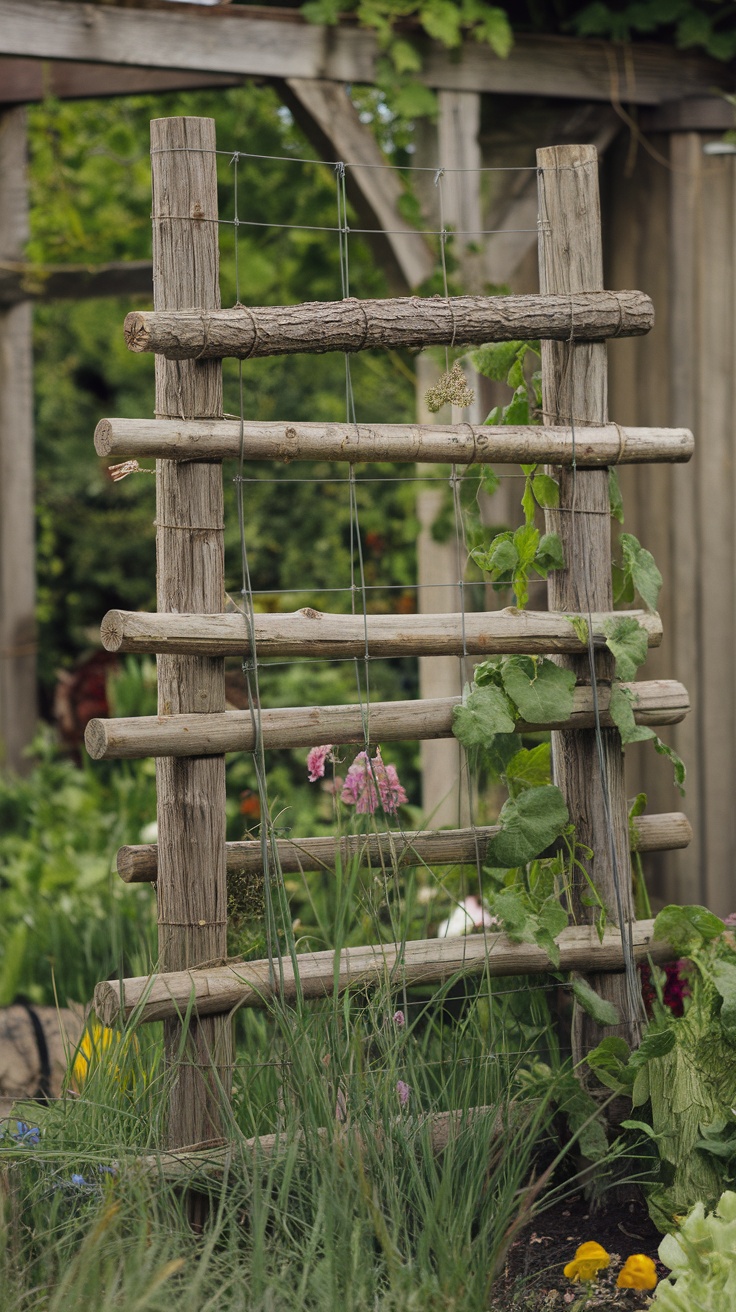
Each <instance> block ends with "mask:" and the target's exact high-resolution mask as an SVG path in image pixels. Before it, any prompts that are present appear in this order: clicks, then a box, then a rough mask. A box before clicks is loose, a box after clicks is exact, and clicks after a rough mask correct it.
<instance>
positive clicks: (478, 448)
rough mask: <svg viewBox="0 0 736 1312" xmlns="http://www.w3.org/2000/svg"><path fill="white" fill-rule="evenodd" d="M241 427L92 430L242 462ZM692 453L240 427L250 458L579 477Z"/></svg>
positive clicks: (202, 423)
mask: <svg viewBox="0 0 736 1312" xmlns="http://www.w3.org/2000/svg"><path fill="white" fill-rule="evenodd" d="M240 441H241V432H240V422H239V420H234V419H209V420H205V419H199V420H189V421H186V420H183V419H101V420H100V422H99V423H98V425H97V428H96V429H95V450H96V451H97V454H98V455H99V456H103V457H104V456H110V457H116V458H117V459H120V460H122V459H126V460H131V459H136V458H140V459H142V460H143V459H149V458H151V457H154V456H155V457H163V458H164V459H166V460H237V459H238V458H239V456H240ZM694 447H695V443H694V439H693V435H692V433H691V432H689V430H688V429H687V428H623V427H621V426H620V425H618V424H602V425H601V426H600V427H594V426H592V425H583V426H581V427H577V426H576V428H575V441H574V442H573V435H572V430H571V429H570V428H535V427H532V426H529V427H526V426H523V425H521V426H519V427H511V426H509V427H508V428H506V427H495V426H488V425H487V424H444V425H442V424H436V425H434V424H308V423H307V424H302V423H284V422H280V423H255V422H253V421H248V422H247V423H244V424H243V456H244V459H246V460H279V461H283V462H284V464H288V463H289V461H291V460H346V461H348V462H350V463H351V464H356V465H359V464H367V463H368V462H370V461H380V460H392V461H396V462H397V463H411V464H414V463H415V462H417V461H421V462H426V463H428V464H437V463H440V464H441V463H443V462H446V463H448V464H455V465H473V464H479V465H482V464H489V463H491V462H492V461H493V462H495V463H496V464H512V465H517V464H529V463H532V462H533V463H541V462H544V461H548V462H549V463H550V464H553V465H569V464H572V460H573V454H574V456H575V463H576V465H577V467H578V469H585V468H586V467H589V466H596V465H628V464H641V463H644V462H646V463H647V464H651V463H657V462H669V461H671V462H673V463H675V462H677V463H679V462H682V461H686V460H689V459H690V457H691V455H692V453H693V450H694Z"/></svg>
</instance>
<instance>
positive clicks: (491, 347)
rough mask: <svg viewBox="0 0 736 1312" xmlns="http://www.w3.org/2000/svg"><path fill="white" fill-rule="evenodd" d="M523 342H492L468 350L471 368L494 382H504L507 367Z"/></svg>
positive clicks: (509, 366) (508, 367) (507, 370)
mask: <svg viewBox="0 0 736 1312" xmlns="http://www.w3.org/2000/svg"><path fill="white" fill-rule="evenodd" d="M523 345H524V343H523V342H493V343H488V344H487V345H485V346H479V347H478V349H477V351H471V352H470V359H471V361H472V364H473V368H474V369H475V370H476V371H477V373H479V374H483V375H484V377H485V378H492V379H493V381H494V383H505V381H506V377H507V375H508V372H509V369H510V368H511V366H512V364H513V363H514V360H515V359H516V357H517V355H518V354H519V351H520V350H521V348H522V347H523Z"/></svg>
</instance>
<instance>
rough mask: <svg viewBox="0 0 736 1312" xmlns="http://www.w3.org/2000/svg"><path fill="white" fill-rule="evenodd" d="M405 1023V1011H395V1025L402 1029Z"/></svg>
mask: <svg viewBox="0 0 736 1312" xmlns="http://www.w3.org/2000/svg"><path fill="white" fill-rule="evenodd" d="M405 1023H406V1022H405V1020H404V1013H403V1011H395V1012H394V1025H397V1026H398V1028H399V1029H402V1028H403V1026H404V1024H405Z"/></svg>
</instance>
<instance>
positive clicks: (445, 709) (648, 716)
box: [84, 679, 690, 761]
mask: <svg viewBox="0 0 736 1312" xmlns="http://www.w3.org/2000/svg"><path fill="white" fill-rule="evenodd" d="M623 686H624V688H628V689H630V690H631V692H632V693H633V695H634V698H635V701H634V718H635V719H636V722H637V724H650V725H660V724H678V723H679V722H680V720H682V719H684V717H685V716H686V715H687V712H688V711H689V709H690V701H689V698H688V694H687V691H686V689H685V688H684V687H683V685H682V684H681V683H677V682H676V681H675V680H671V679H651V680H648V681H642V682H641V683H628V684H624V685H623ZM609 699H610V688H608V687H605V686H600V687H599V689H598V703H599V708H600V719H601V724H602V725H603V726H604V727H605V728H609V729H610V728H611V727H612V726H613V721H612V720H611V717H610V715H609V714H608V702H609ZM459 702H460V698H459V697H438V698H435V699H427V700H425V701H404V702H371V703H370V705H369V706H368V707H361V706H287V707H282V708H279V709H278V710H263V711H261V712H260V723H261V731H262V734H263V744H264V747H265V748H266V749H270V750H273V749H277V748H289V747H313V746H315V745H316V744H320V743H361V744H362V743H363V742H364V741H365V732H366V730H365V726H364V715H365V719H366V722H367V729H368V735H369V741H370V742H371V743H373V744H375V743H381V742H400V741H403V740H412V741H420V740H426V739H430V738H450V737H451V736H452V712H453V707H455V706H457V705H458V704H459ZM594 725H595V715H594V709H593V695H592V692H591V689H590V687H588V686H581V687H578V688H576V689H575V691H574V701H573V712H572V715H571V716H570V718H569V719H567V720H562V721H555V722H554V723H553V724H529V723H527V722H526V721H524V720H518V721H517V723H516V731H517V733H539V732H541V731H544V730H547V729H566V730H567V729H590V728H593V727H594ZM84 741H85V745H86V748H87V751H88V752H89V754H90V756H91V757H92V759H93V760H94V761H110V760H123V759H134V758H136V757H141V756H157V757H163V756H219V755H222V754H223V753H226V752H252V751H254V749H255V727H254V722H253V716H252V715H251V713H250V711H224V712H220V713H212V714H206V713H204V714H201V715H161V716H156V715H144V716H138V717H130V718H121V719H118V720H90V722H89V724H88V725H87V729H86V732H85V735H84Z"/></svg>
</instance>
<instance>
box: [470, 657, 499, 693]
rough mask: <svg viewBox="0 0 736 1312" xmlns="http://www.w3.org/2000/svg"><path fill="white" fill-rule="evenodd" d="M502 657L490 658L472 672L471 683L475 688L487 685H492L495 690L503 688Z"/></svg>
mask: <svg viewBox="0 0 736 1312" xmlns="http://www.w3.org/2000/svg"><path fill="white" fill-rule="evenodd" d="M502 666H503V657H502V656H491V657H489V659H488V660H487V661H481V662H480V665H476V667H475V669H474V670H473V683H474V684H475V686H476V688H484V687H485V686H486V685H487V684H489V683H493V684H495V686H496V687H497V688H503V678H502Z"/></svg>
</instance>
